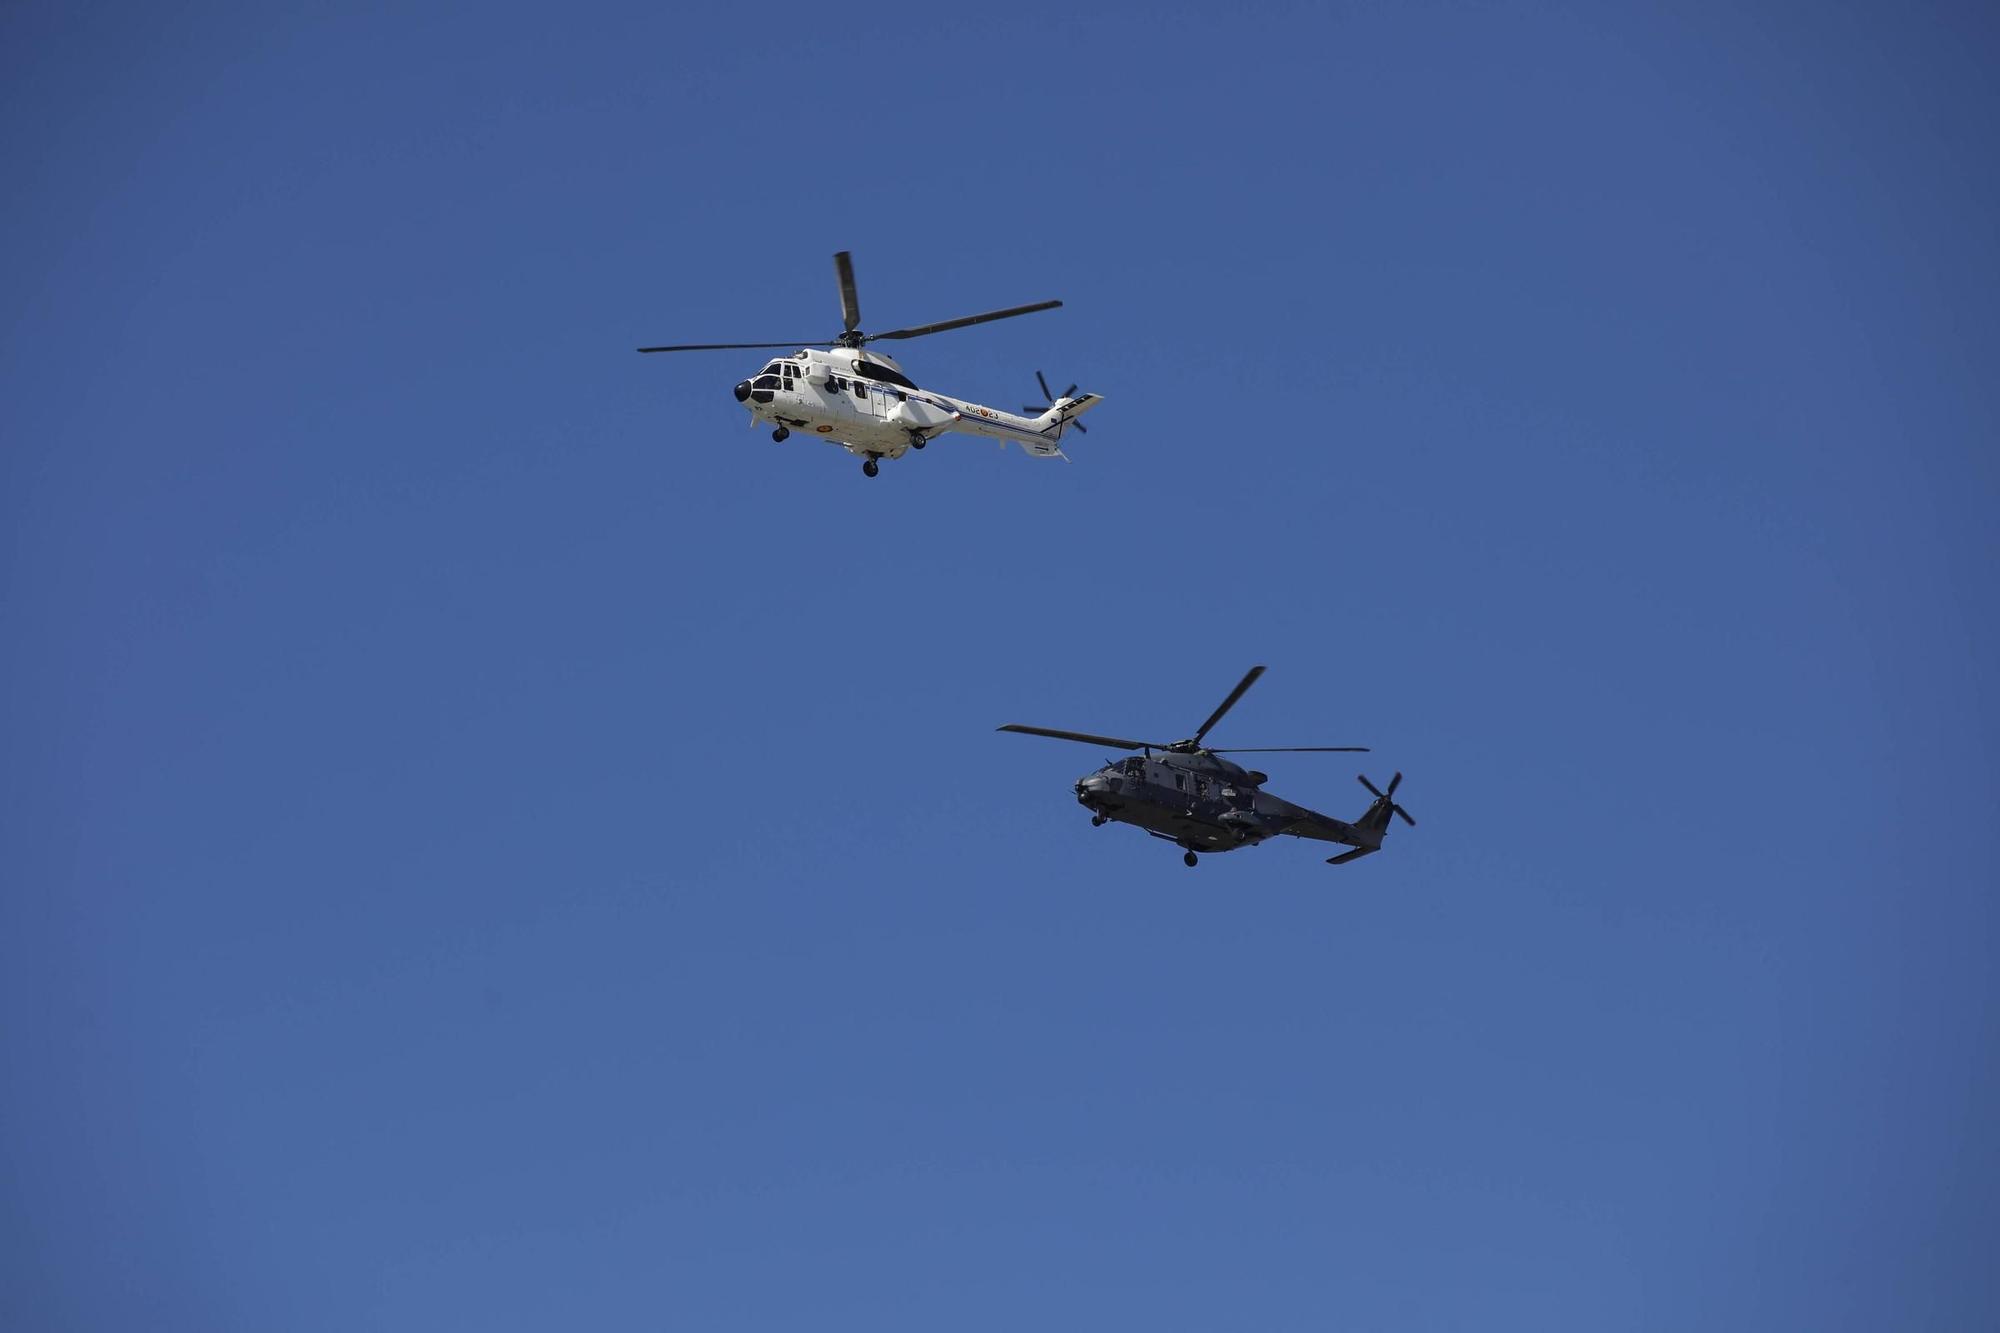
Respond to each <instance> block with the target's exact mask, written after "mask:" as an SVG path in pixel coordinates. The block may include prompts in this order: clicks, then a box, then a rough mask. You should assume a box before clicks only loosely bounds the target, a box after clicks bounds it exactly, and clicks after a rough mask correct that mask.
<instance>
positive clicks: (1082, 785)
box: [1076, 773, 1111, 796]
mask: <svg viewBox="0 0 2000 1333" xmlns="http://www.w3.org/2000/svg"><path fill="white" fill-rule="evenodd" d="M1110 790H1111V779H1110V778H1107V777H1105V776H1104V775H1103V774H1102V773H1093V774H1091V775H1090V776H1089V777H1087V778H1084V779H1083V780H1082V781H1080V782H1078V783H1077V784H1076V794H1077V795H1078V796H1102V795H1104V794H1105V793H1106V792H1108V791H1110Z"/></svg>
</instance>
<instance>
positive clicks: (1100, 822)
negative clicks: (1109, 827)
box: [1090, 815, 1111, 828]
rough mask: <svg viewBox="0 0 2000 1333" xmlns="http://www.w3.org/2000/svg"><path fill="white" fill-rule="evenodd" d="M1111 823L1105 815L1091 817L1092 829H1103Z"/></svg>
mask: <svg viewBox="0 0 2000 1333" xmlns="http://www.w3.org/2000/svg"><path fill="white" fill-rule="evenodd" d="M1110 822H1111V821H1110V820H1108V819H1106V818H1105V817H1104V816H1103V815H1092V816H1091V817H1090V826H1091V827H1092V828H1103V827H1104V826H1105V825H1106V824H1108V823H1110Z"/></svg>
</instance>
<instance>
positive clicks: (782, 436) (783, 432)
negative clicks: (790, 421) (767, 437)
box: [771, 426, 792, 444]
mask: <svg viewBox="0 0 2000 1333" xmlns="http://www.w3.org/2000/svg"><path fill="white" fill-rule="evenodd" d="M791 436H792V432H791V429H790V428H789V427H786V426H780V427H778V428H777V429H776V430H774V431H772V432H771V438H772V439H774V440H776V441H777V442H778V443H779V444H783V443H784V442H785V441H786V440H788V439H790V438H791Z"/></svg>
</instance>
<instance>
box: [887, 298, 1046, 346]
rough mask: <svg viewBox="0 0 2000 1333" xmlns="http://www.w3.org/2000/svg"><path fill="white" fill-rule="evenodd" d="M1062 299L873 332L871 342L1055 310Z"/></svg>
mask: <svg viewBox="0 0 2000 1333" xmlns="http://www.w3.org/2000/svg"><path fill="white" fill-rule="evenodd" d="M1061 304H1062V302H1061V301H1038V302H1036V303H1035V304H1034V305H1017V306H1015V307H1013V308H1012V309H1010V310H989V311H987V312H986V313H985V314H983V315H967V316H966V317H965V318H964V319H948V320H946V321H944V323H942V324H919V325H917V326H916V327H915V328H912V329H891V330H889V332H887V333H871V334H869V335H868V341H869V342H881V341H883V340H885V339H891V338H921V337H923V336H924V335H925V334H927V333H943V332H944V331H945V330H946V329H962V328H965V327H967V326H968V325H972V324H990V323H992V322H993V321H994V320H996V319H1012V318H1014V316H1016V315H1032V314H1034V313H1035V312H1036V311H1037V310H1054V309H1055V308H1056V307H1057V306H1059V305H1061Z"/></svg>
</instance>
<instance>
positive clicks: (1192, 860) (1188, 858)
mask: <svg viewBox="0 0 2000 1333" xmlns="http://www.w3.org/2000/svg"><path fill="white" fill-rule="evenodd" d="M1200 859H1201V858H1200V857H1198V856H1196V855H1195V854H1194V853H1193V852H1189V853H1188V854H1187V855H1186V856H1183V857H1182V858H1181V860H1183V861H1185V862H1187V863H1188V864H1189V865H1190V866H1192V865H1194V864H1195V862H1197V861H1199V860H1200Z"/></svg>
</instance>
